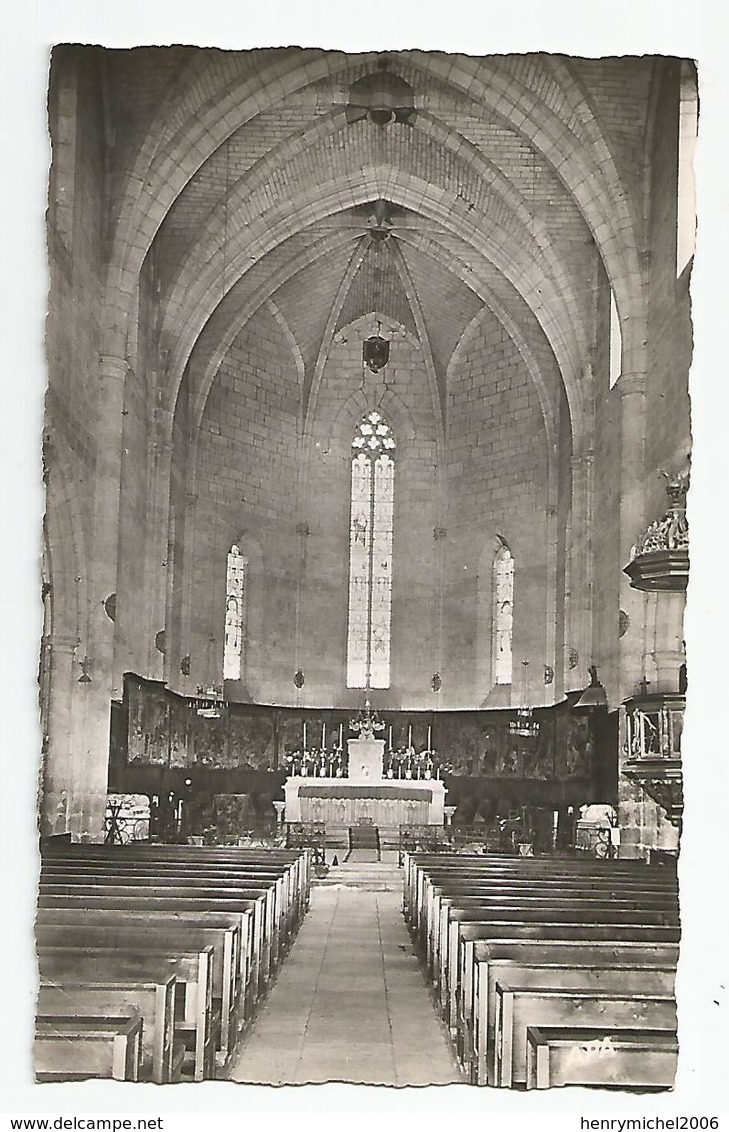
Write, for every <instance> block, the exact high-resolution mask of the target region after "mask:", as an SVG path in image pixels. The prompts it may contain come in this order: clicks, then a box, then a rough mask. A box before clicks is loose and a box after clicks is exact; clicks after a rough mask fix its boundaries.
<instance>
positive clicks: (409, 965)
mask: <svg viewBox="0 0 729 1132" xmlns="http://www.w3.org/2000/svg"><path fill="white" fill-rule="evenodd" d="M401 904H402V872H401V871H400V870H399V869H398V868H397V866H396V865H389V864H359V865H357V864H354V863H352V864H350V865H343V866H339V867H335V868H333V869H332V870H331V871H330V873H329V876H328V878H327V880H326V882H325V883H323V884H316V885H315V886H314V887H313V888H312V893H311V908H310V911H309V913H308V914H307V916H306V918H305V920H304V923H303V924H302V927H301V929H300V931H299V934H298V937H297V939H296V942H295V943H294V946H293V948H292V949H291V953H290V954H289V956H288V958H287V959H286V961H285V963H284V965H283V967H282V969H281V972H280V974H279V976H278V979H277V981H276V984H275V986H274V987H273V989H272V991H271V993H270V996H269V998H268V1001H267V1002H266V1004H265V1006H264V1007H263V1009H262V1011H261V1014H260V1015H259V1017H258V1018H257V1019H256V1021H255V1023H254V1025H253V1028H252V1030H251V1032H250V1033H249V1034H248V1035H247V1036H246V1038H245V1039H244V1043H243V1045H242V1046H241V1049H240V1051H239V1054H238V1057H237V1060H236V1061H235V1063H234V1066H233V1068H232V1070H231V1072H230V1079H231V1080H233V1081H238V1082H246V1083H255V1084H296V1085H303V1084H306V1083H308V1082H323V1081H351V1082H355V1083H358V1084H368V1085H443V1084H448V1083H451V1082H460V1083H462V1081H463V1078H462V1076H461V1074H460V1073H459V1071H458V1069H457V1067H456V1065H455V1062H454V1059H453V1057H452V1054H451V1052H450V1047H449V1045H448V1042H447V1039H446V1036H445V1034H444V1033H443V1031H442V1030H441V1027H440V1025H439V1023H438V1020H437V1018H436V1015H435V1011H434V1009H433V1006H432V1004H431V1000H430V997H429V995H428V990H427V987H426V984H425V981H424V978H423V974H422V972H421V969H420V966H419V964H418V961H417V959H416V957H415V955H414V953H413V948H412V944H411V942H410V937H409V935H408V933H407V930H406V928H405V923H404V921H403V918H402V911H401Z"/></svg>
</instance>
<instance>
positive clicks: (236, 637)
mask: <svg viewBox="0 0 729 1132" xmlns="http://www.w3.org/2000/svg"><path fill="white" fill-rule="evenodd" d="M247 573H248V559H247V558H246V557H245V555H243V554H241V551H240V548H239V547H238V546H236V544H235V543H233V545H232V546H231V548H230V550H229V551H228V569H227V580H226V589H225V649H224V652H223V677H224V679H225V680H240V679H241V677H242V675H243V659H244V658H243V646H244V640H245V630H246V591H247V584H246V583H247V577H246V575H247Z"/></svg>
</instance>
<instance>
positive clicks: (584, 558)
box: [565, 449, 594, 691]
mask: <svg viewBox="0 0 729 1132" xmlns="http://www.w3.org/2000/svg"><path fill="white" fill-rule="evenodd" d="M571 469H572V524H571V534H572V546H571V547H569V548H568V551H569V553H570V559H571V562H570V564H571V574H570V617H569V624H568V625H566V626H565V645H566V648H567V650H569V649H575V650H576V652H577V653H578V655H579V660H578V662H577V665H576V666H575V668H574V669H572V670H570V668H569V666H567V670H566V673H565V691H571V690H574V689H575V688H581V687H583V686H584V683H585V672H586V670H587V667H588V666H589V665H590V664H591V663H592V661H593V655H592V654H593V644H592V601H593V583H592V578H593V553H592V508H593V476H594V453H593V451H592V449H587V450H586V451H584V452H582V453H580V454H579V455H574V456H573V457H572V460H571Z"/></svg>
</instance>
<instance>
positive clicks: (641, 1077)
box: [526, 1026, 678, 1089]
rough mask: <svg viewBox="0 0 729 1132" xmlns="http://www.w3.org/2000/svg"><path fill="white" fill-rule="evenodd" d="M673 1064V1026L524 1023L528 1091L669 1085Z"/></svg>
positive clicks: (675, 1055) (675, 1054)
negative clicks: (571, 1026) (617, 1027)
mask: <svg viewBox="0 0 729 1132" xmlns="http://www.w3.org/2000/svg"><path fill="white" fill-rule="evenodd" d="M677 1065H678V1039H677V1037H676V1034H675V1032H673V1031H672V1030H615V1029H610V1030H604V1029H600V1030H595V1029H586V1028H582V1029H578V1028H575V1029H571V1030H570V1029H566V1028H564V1027H562V1028H560V1027H557V1026H549V1027H543V1026H528V1027H527V1067H526V1074H527V1079H526V1087H527V1089H550V1088H552V1087H553V1086H556V1085H583V1086H596V1085H601V1086H603V1087H606V1086H608V1087H613V1088H614V1087H620V1088H625V1087H626V1086H630V1087H632V1088H636V1089H656V1088H661V1089H670V1088H671V1086H672V1085H673V1081H674V1079H675V1076H676V1068H677Z"/></svg>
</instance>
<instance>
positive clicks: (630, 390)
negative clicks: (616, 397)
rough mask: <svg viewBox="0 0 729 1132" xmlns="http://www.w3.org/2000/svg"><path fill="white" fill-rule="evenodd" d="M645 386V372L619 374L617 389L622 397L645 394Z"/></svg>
mask: <svg viewBox="0 0 729 1132" xmlns="http://www.w3.org/2000/svg"><path fill="white" fill-rule="evenodd" d="M645 387H646V375H645V373H622V374H621V375H620V382H619V383H618V389H619V391H620V396H621V398H623V399H624V398H626V397H636V396H641V397H642V396H645Z"/></svg>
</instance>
